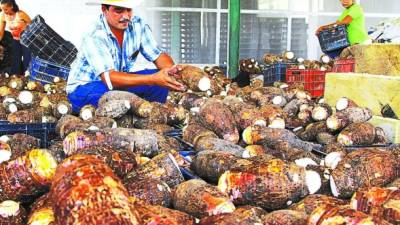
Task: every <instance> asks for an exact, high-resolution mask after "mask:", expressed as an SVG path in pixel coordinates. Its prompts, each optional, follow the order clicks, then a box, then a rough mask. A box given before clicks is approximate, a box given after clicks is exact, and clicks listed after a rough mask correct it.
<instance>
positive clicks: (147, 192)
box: [124, 177, 172, 208]
mask: <svg viewBox="0 0 400 225" xmlns="http://www.w3.org/2000/svg"><path fill="white" fill-rule="evenodd" d="M124 185H125V187H126V189H127V190H128V192H129V195H130V196H132V197H135V198H137V199H139V200H141V201H142V202H144V203H146V204H149V205H160V206H163V207H167V208H168V207H170V206H171V202H172V200H171V198H172V194H171V189H170V188H169V186H168V185H167V183H165V182H164V181H161V180H160V179H156V178H152V177H133V178H130V179H125V180H124Z"/></svg>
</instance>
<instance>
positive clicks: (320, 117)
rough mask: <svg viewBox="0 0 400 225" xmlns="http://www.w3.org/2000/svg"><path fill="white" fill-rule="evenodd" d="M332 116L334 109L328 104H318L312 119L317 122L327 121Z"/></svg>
mask: <svg viewBox="0 0 400 225" xmlns="http://www.w3.org/2000/svg"><path fill="white" fill-rule="evenodd" d="M330 115H332V108H331V107H330V106H329V105H328V104H318V105H317V106H315V107H314V109H313V110H312V118H313V120H315V121H325V120H326V119H327V118H328V117H329V116H330Z"/></svg>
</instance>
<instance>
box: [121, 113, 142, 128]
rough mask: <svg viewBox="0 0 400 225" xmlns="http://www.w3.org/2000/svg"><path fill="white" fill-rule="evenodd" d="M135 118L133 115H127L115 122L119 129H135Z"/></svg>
mask: <svg viewBox="0 0 400 225" xmlns="http://www.w3.org/2000/svg"><path fill="white" fill-rule="evenodd" d="M133 117H134V116H133V115H132V114H125V115H123V116H122V117H121V118H118V119H116V120H115V122H117V127H121V128H135V125H134V123H133V122H134V119H133ZM146 129H147V128H146Z"/></svg>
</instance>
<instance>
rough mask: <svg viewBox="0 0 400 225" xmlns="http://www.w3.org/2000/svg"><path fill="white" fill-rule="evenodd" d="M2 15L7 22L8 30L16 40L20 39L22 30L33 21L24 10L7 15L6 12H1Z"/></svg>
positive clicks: (2, 18) (0, 15)
mask: <svg viewBox="0 0 400 225" xmlns="http://www.w3.org/2000/svg"><path fill="white" fill-rule="evenodd" d="M0 17H1V20H2V21H5V23H6V30H8V31H10V33H11V35H12V36H13V38H14V39H15V40H19V39H20V37H21V33H22V31H24V30H25V28H26V26H27V25H28V24H29V23H30V22H31V19H30V17H29V16H28V15H27V14H26V13H25V12H24V11H22V10H19V11H18V12H16V13H15V14H13V15H6V14H4V12H0Z"/></svg>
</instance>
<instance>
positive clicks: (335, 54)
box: [326, 48, 344, 59]
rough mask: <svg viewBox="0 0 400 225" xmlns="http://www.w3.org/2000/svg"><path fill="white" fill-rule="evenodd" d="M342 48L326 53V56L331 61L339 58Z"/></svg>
mask: <svg viewBox="0 0 400 225" xmlns="http://www.w3.org/2000/svg"><path fill="white" fill-rule="evenodd" d="M343 49H344V48H339V49H337V50H333V51H330V52H327V53H326V54H327V55H328V56H329V57H330V58H331V59H336V58H337V57H339V56H340V54H341V53H342V51H343Z"/></svg>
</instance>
